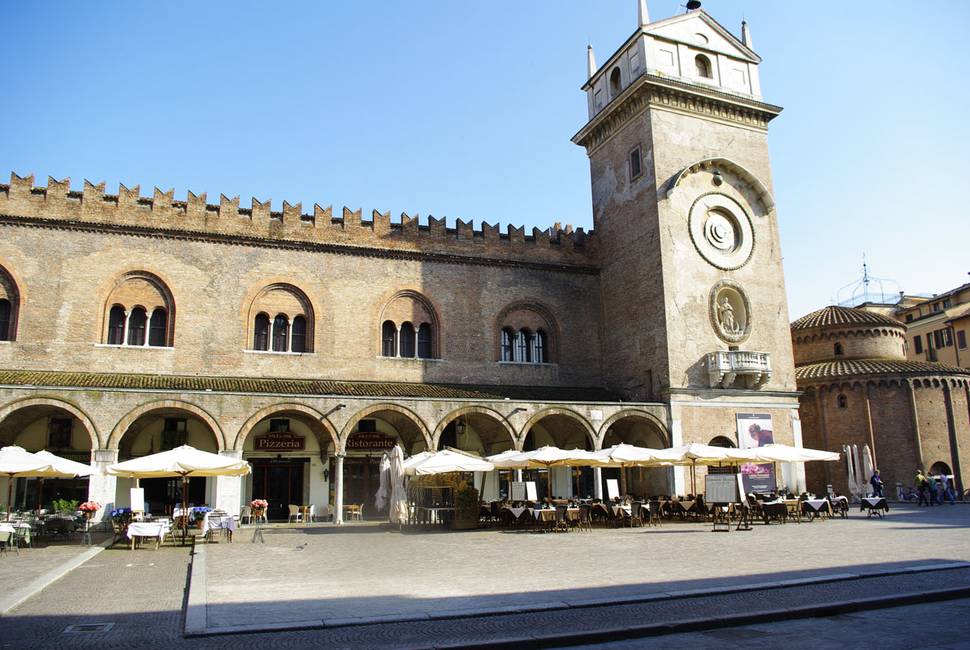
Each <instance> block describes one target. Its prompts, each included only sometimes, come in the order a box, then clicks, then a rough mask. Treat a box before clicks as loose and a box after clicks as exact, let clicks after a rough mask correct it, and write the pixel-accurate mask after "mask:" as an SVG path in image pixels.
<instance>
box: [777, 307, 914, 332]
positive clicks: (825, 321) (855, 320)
mask: <svg viewBox="0 0 970 650" xmlns="http://www.w3.org/2000/svg"><path fill="white" fill-rule="evenodd" d="M842 325H862V326H871V327H887V326H889V327H899V328H905V325H903V324H902V323H900V322H899V321H898V320H896V319H895V318H891V317H889V316H883V315H882V314H877V313H876V312H873V311H868V310H865V309H855V308H852V307H837V306H835V305H831V306H829V307H824V308H822V309H817V310H815V311H813V312H812V313H811V314H807V315H805V316H802V317H801V318H799V319H798V320H796V321H795V322H794V323H792V324H791V328H792V331H794V330H806V329H811V328H813V327H839V326H842Z"/></svg>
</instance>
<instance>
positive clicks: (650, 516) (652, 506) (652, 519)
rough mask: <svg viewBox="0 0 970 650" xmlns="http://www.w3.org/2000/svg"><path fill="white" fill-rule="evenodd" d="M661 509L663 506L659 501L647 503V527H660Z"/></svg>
mask: <svg viewBox="0 0 970 650" xmlns="http://www.w3.org/2000/svg"><path fill="white" fill-rule="evenodd" d="M662 509H663V505H662V504H661V503H660V501H659V500H653V501H650V502H649V503H647V525H648V526H662V525H663V524H662V523H661V519H660V511H661V510H662Z"/></svg>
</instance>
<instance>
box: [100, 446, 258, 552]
mask: <svg viewBox="0 0 970 650" xmlns="http://www.w3.org/2000/svg"><path fill="white" fill-rule="evenodd" d="M251 470H252V468H251V467H250V466H249V463H247V462H246V461H244V460H236V459H235V458H229V457H228V456H220V455H219V454H213V453H210V452H208V451H202V450H201V449H196V448H195V447H190V446H189V445H182V446H181V447H176V448H175V449H171V450H169V451H161V452H159V453H157V454H150V455H148V456H142V457H141V458H133V459H131V460H126V461H124V462H123V463H115V464H114V465H110V466H109V467H108V474H111V475H112V476H121V477H124V478H173V477H181V479H182V512H187V511H188V498H189V495H188V492H189V490H188V482H189V479H190V478H191V477H193V476H245V475H246V474H249V472H250V471H251ZM185 534H186V530H185V529H184V528H183V529H182V542H183V543H184V542H185Z"/></svg>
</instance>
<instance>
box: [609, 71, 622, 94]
mask: <svg viewBox="0 0 970 650" xmlns="http://www.w3.org/2000/svg"><path fill="white" fill-rule="evenodd" d="M621 92H623V79H622V77H621V76H620V69H619V68H613V72H611V73H610V99H612V98H614V97H616V96H617V95H619V94H620V93H621Z"/></svg>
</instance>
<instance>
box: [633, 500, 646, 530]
mask: <svg viewBox="0 0 970 650" xmlns="http://www.w3.org/2000/svg"><path fill="white" fill-rule="evenodd" d="M642 512H643V503H642V502H640V501H634V502H633V503H632V504H630V527H631V528H633V527H634V526H635V527H637V528H639V527H641V526H643V515H642Z"/></svg>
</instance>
